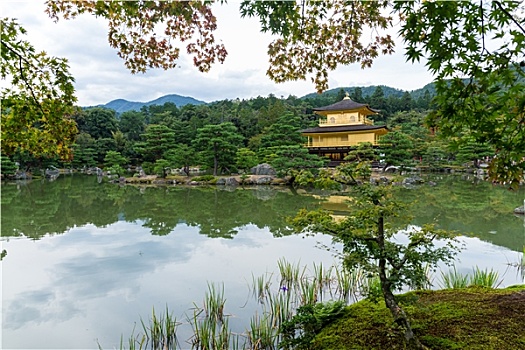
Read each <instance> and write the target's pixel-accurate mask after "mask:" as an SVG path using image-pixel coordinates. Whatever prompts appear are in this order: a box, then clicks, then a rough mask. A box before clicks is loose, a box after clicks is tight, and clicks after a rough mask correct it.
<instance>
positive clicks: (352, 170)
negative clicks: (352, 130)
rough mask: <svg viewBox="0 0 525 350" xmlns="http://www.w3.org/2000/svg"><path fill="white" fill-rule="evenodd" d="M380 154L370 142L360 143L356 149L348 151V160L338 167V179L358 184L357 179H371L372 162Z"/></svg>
mask: <svg viewBox="0 0 525 350" xmlns="http://www.w3.org/2000/svg"><path fill="white" fill-rule="evenodd" d="M377 159H378V156H377V154H376V152H375V150H374V148H373V146H372V144H371V143H369V142H363V143H360V144H359V145H358V146H357V147H356V148H355V149H353V150H352V151H350V152H348V155H347V156H346V157H345V160H346V162H344V163H342V164H340V165H339V166H337V168H336V173H335V174H336V179H337V180H338V181H340V182H342V183H346V184H357V180H358V179H359V180H362V181H367V180H370V176H371V175H372V170H371V165H372V162H373V161H375V160H377Z"/></svg>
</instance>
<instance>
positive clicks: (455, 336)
mask: <svg viewBox="0 0 525 350" xmlns="http://www.w3.org/2000/svg"><path fill="white" fill-rule="evenodd" d="M398 298H399V302H400V305H401V306H402V307H403V309H404V310H405V311H406V313H407V315H408V316H409V319H410V322H411V325H412V327H413V329H414V333H415V334H416V335H417V336H418V337H419V339H420V341H421V342H422V343H423V345H425V346H427V347H428V348H429V349H477V350H484V349H491V350H492V349H494V350H496V349H498V350H499V349H515V350H519V349H525V285H521V286H515V287H511V288H507V289H486V288H466V289H459V290H456V289H454V290H450V289H449V290H440V291H415V292H410V293H407V294H403V295H400V296H399V297H398ZM405 348H406V346H405V342H404V336H403V331H402V330H400V329H398V328H397V327H396V326H395V324H394V323H393V319H392V317H391V315H390V312H389V311H388V309H386V307H385V305H384V303H383V302H379V303H373V302H371V301H368V300H363V301H361V302H359V303H356V304H354V305H351V306H349V307H348V309H347V311H346V313H345V314H344V315H343V316H342V317H341V318H339V319H338V320H336V321H334V322H333V323H332V324H330V325H329V326H328V327H325V329H323V331H322V332H321V333H319V334H318V335H317V337H316V338H315V340H314V344H313V349H323V350H324V349H337V350H342V349H381V350H383V349H405Z"/></svg>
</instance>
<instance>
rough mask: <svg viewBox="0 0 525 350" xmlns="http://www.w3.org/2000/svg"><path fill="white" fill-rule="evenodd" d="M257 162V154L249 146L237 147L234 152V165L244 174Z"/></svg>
mask: <svg viewBox="0 0 525 350" xmlns="http://www.w3.org/2000/svg"><path fill="white" fill-rule="evenodd" d="M258 163H259V160H258V158H257V154H256V153H255V152H254V151H252V150H251V149H249V148H239V149H238V150H237V153H236V154H235V165H236V166H237V169H239V170H242V172H243V173H244V174H246V173H248V172H249V171H250V169H251V168H252V167H254V166H256V165H257V164H258Z"/></svg>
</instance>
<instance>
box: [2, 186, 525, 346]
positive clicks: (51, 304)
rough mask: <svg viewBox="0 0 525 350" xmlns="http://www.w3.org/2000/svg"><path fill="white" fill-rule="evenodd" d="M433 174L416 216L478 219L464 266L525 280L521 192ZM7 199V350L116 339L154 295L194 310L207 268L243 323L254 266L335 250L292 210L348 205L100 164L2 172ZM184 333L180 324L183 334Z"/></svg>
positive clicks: (181, 316) (262, 269)
mask: <svg viewBox="0 0 525 350" xmlns="http://www.w3.org/2000/svg"><path fill="white" fill-rule="evenodd" d="M437 182H438V185H437V186H435V187H428V186H422V187H419V188H417V189H410V190H406V189H400V194H399V195H400V196H402V197H403V198H404V199H405V200H406V201H409V202H412V201H414V200H418V201H419V203H418V204H417V205H416V206H415V209H414V214H415V219H414V224H416V225H419V224H421V223H423V222H428V221H431V220H432V219H433V218H435V217H437V218H438V222H439V225H441V226H442V227H445V228H450V229H456V230H460V231H463V232H472V234H473V235H474V236H475V237H465V238H464V242H465V243H466V246H467V251H465V252H464V253H462V254H461V255H460V257H459V259H460V261H459V262H458V270H459V271H460V272H465V273H466V272H470V270H471V268H472V267H473V266H475V265H477V266H479V267H480V268H485V267H488V268H495V269H497V270H498V271H500V274H501V275H503V274H505V276H504V278H505V280H504V284H505V285H510V284H515V283H519V282H522V281H523V279H522V276H520V275H518V274H516V271H517V270H516V269H512V268H510V269H509V267H508V265H507V263H508V262H513V261H516V260H518V259H520V256H519V253H518V252H519V251H521V249H522V246H523V242H524V226H523V218H517V217H515V216H513V215H512V214H509V213H511V212H512V209H513V208H514V207H516V206H517V204H516V203H518V204H519V203H521V201H522V200H523V192H521V193H511V192H508V191H505V190H502V189H499V188H493V187H491V186H490V185H489V184H477V185H474V184H471V183H468V182H467V183H464V182H463V183H459V182H457V181H452V180H450V179H449V178H444V179H443V180H442V181H437ZM520 196H521V197H520ZM463 198H466V199H465V200H463ZM340 199H341V198H340ZM1 200H2V207H1V209H2V226H1V230H2V231H1V232H2V239H1V243H2V249H6V250H7V251H8V255H7V257H6V258H5V260H3V261H2V262H1V264H2V308H3V309H2V321H3V324H2V328H3V340H2V342H3V343H2V346H3V348H4V349H6V348H18V349H26V348H64V349H65V348H68V349H75V348H86V349H87V348H89V349H92V348H96V347H97V341H99V342H100V344H102V345H103V346H104V348H112V347H118V342H119V341H120V335H121V334H123V335H124V336H127V335H129V334H130V333H131V330H132V328H133V325H134V324H135V323H136V324H137V327H140V317H141V316H142V317H144V318H147V317H148V316H149V315H150V314H151V308H152V307H153V306H154V307H155V309H157V310H162V309H164V308H165V306H166V305H167V306H169V308H170V310H174V315H175V316H176V317H177V318H178V320H180V321H181V322H183V323H187V322H186V315H185V313H186V312H187V311H188V310H189V309H190V308H191V307H192V305H193V302H197V303H199V302H200V301H201V300H202V298H203V296H204V293H205V291H206V289H207V282H208V281H210V282H216V283H220V282H224V286H225V296H226V299H227V302H226V308H227V311H228V312H230V313H231V314H233V317H232V319H231V321H230V323H231V325H232V327H233V328H234V329H236V330H237V331H239V332H242V331H243V329H244V328H243V327H244V325H245V323H246V320H249V318H250V316H251V313H252V312H253V311H252V309H250V307H249V306H250V304H248V305H247V306H246V302H247V300H248V299H249V295H250V289H249V283H250V282H251V280H252V275H253V276H259V275H261V274H264V273H269V274H270V273H273V272H276V271H277V261H278V260H279V259H280V258H283V257H284V258H286V259H287V260H288V261H291V262H300V263H301V264H302V265H307V266H310V267H311V266H312V262H314V261H315V262H317V263H318V262H323V264H325V265H330V264H331V263H333V262H334V260H335V258H334V257H333V256H332V255H331V253H330V252H327V251H325V250H322V249H319V248H317V246H318V245H328V244H330V238H329V237H326V236H314V237H304V238H303V237H300V236H295V235H290V231H289V229H288V228H287V226H286V221H285V217H286V216H289V215H293V214H294V213H295V212H296V211H297V210H298V209H300V208H303V207H308V208H311V209H314V208H317V207H318V206H319V205H329V206H330V209H333V210H335V211H337V212H338V213H344V206H341V204H342V203H334V202H336V201H335V200H333V201H332V203H331V204H328V203H329V202H328V201H326V200H325V199H324V198H316V197H313V196H299V195H296V194H294V193H292V192H290V191H289V190H286V189H280V190H279V191H275V190H274V189H269V188H262V187H260V188H257V189H253V190H236V191H222V190H220V189H216V188H198V189H188V188H177V187H164V188H153V187H150V188H142V189H140V188H136V187H130V186H127V187H120V186H118V185H109V184H98V183H97V181H96V178H93V177H67V178H59V179H58V180H57V181H55V182H53V183H45V182H44V183H41V182H38V181H34V182H31V183H29V184H26V185H18V186H17V185H14V184H4V185H2V198H1ZM339 202H342V201H341V200H340V201H339ZM509 210H510V211H509ZM27 238H29V239H27ZM188 337H189V333H186V334H185V333H184V331H183V332H182V334H181V342H182V343H183V344H184V340H186V339H187V338H188Z"/></svg>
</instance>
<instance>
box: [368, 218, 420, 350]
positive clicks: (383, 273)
mask: <svg viewBox="0 0 525 350" xmlns="http://www.w3.org/2000/svg"><path fill="white" fill-rule="evenodd" d="M377 229H378V230H377V233H378V235H377V242H378V244H379V249H380V251H383V252H384V251H385V228H384V218H383V216H380V217H379V220H378V222H377ZM378 267H379V280H380V281H381V290H382V291H383V298H384V299H385V305H386V307H387V308H388V309H389V310H390V313H391V314H392V317H394V321H395V322H396V323H397V324H398V325H399V326H400V327H402V328H403V329H404V330H405V339H406V341H407V344H408V348H409V349H426V347H425V346H424V345H423V344H421V342H420V341H419V339H417V337H416V335H415V334H414V331H413V330H412V327H411V326H410V322H409V321H408V318H407V315H406V314H405V311H403V309H402V308H401V307H400V306H399V305H398V304H397V302H396V299H395V297H394V294H393V293H392V285H391V283H390V280H389V279H388V277H387V267H386V258H384V257H381V258H380V259H379V264H378Z"/></svg>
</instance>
